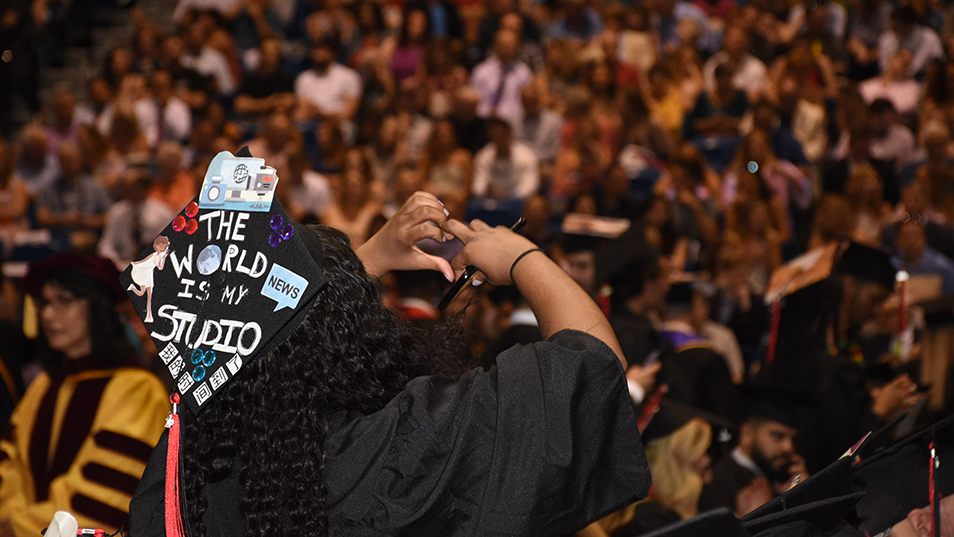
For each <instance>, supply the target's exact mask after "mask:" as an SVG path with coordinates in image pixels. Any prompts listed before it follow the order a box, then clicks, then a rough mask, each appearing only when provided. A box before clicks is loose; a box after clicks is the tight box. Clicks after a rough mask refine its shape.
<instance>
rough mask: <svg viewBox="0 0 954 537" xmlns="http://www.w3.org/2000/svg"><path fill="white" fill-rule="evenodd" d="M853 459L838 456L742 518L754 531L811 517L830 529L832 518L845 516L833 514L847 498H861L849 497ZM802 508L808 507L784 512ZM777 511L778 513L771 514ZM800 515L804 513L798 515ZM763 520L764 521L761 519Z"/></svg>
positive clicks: (817, 523)
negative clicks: (818, 470)
mask: <svg viewBox="0 0 954 537" xmlns="http://www.w3.org/2000/svg"><path fill="white" fill-rule="evenodd" d="M851 463H852V461H851V458H850V457H843V458H840V459H838V460H836V461H835V462H833V463H832V464H829V465H828V466H826V467H825V468H823V469H822V470H821V471H820V472H818V473H817V474H815V475H813V476H811V477H809V478H808V479H806V480H804V481H802V482H800V483H798V484H796V485H795V486H793V487H792V488H790V489H788V490H787V491H785V492H784V493H783V494H781V495H779V496H776V497H775V498H773V499H772V500H770V501H768V502H766V503H765V504H763V505H762V506H761V507H759V508H757V509H755V510H754V511H752V512H751V513H749V514H747V515H745V516H744V517H742V522H743V523H744V524H745V527H746V528H747V529H748V530H749V531H750V532H751V533H757V532H758V531H760V529H762V528H765V527H768V526H770V525H773V524H780V523H782V521H793V520H809V518H811V519H812V520H813V521H814V522H813V524H815V525H816V526H818V527H821V528H822V529H825V530H827V529H829V528H828V527H827V526H828V524H827V522H828V521H835V522H837V521H838V520H840V519H841V518H842V516H844V513H842V514H841V515H840V516H838V517H837V518H835V517H834V516H833V515H834V514H836V513H838V512H841V511H839V510H840V509H841V507H840V506H842V505H843V502H847V503H848V504H850V505H854V503H855V502H857V501H858V498H855V499H854V501H850V500H848V499H847V496H850V495H851V494H853V493H854V489H853V487H852V481H851ZM859 497H860V496H859ZM839 498H840V499H841V500H839V501H832V500H838V499H839ZM820 502H829V503H820ZM826 506H827V507H826ZM798 508H804V509H802V510H800V511H795V513H794V514H790V515H789V516H782V515H781V513H786V512H789V511H794V510H795V509H798ZM800 513H801V514H800ZM773 515H777V516H775V518H770V517H772V516H773ZM803 515H804V516H803ZM800 516H803V517H802V518H798V517H800ZM759 520H761V521H762V522H757V521H759ZM832 527H833V526H832ZM753 528H754V529H753Z"/></svg>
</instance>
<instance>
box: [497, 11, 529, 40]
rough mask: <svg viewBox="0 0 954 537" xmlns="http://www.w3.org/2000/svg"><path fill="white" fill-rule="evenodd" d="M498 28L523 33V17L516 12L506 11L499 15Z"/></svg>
mask: <svg viewBox="0 0 954 537" xmlns="http://www.w3.org/2000/svg"><path fill="white" fill-rule="evenodd" d="M500 29H501V30H507V31H510V32H513V33H515V34H517V35H518V36H520V35H523V18H522V17H520V14H519V13H517V12H510V13H507V14H506V15H504V16H503V17H500Z"/></svg>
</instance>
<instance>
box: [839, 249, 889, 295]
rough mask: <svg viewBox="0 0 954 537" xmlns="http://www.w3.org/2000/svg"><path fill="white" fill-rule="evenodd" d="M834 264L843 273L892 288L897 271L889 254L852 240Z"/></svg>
mask: <svg viewBox="0 0 954 537" xmlns="http://www.w3.org/2000/svg"><path fill="white" fill-rule="evenodd" d="M836 266H837V268H838V271H839V272H841V273H843V274H850V275H852V276H854V277H856V278H859V279H862V280H867V281H870V282H874V283H878V284H881V285H883V286H885V287H887V288H888V289H894V279H895V275H896V274H897V271H896V270H895V269H894V266H893V265H892V264H891V256H890V255H889V254H888V253H886V252H884V251H882V250H880V249H876V248H871V247H870V246H864V245H861V244H858V243H856V242H853V243H851V244H850V245H849V246H848V248H847V249H846V250H845V252H844V253H843V254H841V258H840V259H839V260H838V263H837V264H836Z"/></svg>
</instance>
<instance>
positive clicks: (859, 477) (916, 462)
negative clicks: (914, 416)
mask: <svg viewBox="0 0 954 537" xmlns="http://www.w3.org/2000/svg"><path fill="white" fill-rule="evenodd" d="M952 423H954V416H949V417H948V418H945V419H943V420H941V421H939V422H937V423H935V424H934V425H931V426H928V427H926V428H924V429H922V430H920V431H918V432H916V433H914V434H912V435H910V436H908V437H907V438H904V439H902V440H901V441H899V442H897V443H896V444H895V445H893V446H891V447H889V448H887V449H885V450H882V451H880V452H878V453H876V454H874V455H872V456H870V457H868V458H865V459H862V460H861V461H860V462H859V463H858V464H856V465H855V467H854V470H853V472H852V474H853V479H854V482H855V485H856V487H858V488H860V489H862V490H867V491H869V494H868V496H866V497H865V499H864V500H863V501H862V502H861V503H859V505H858V515H859V518H860V524H861V525H863V528H864V529H865V530H867V531H868V532H869V533H870V534H872V535H873V534H875V533H878V532H881V531H884V530H886V529H888V528H890V527H892V526H894V525H895V524H897V523H898V522H900V521H901V520H903V519H904V518H905V517H906V516H907V515H908V513H910V512H911V511H912V510H914V509H920V508H924V507H927V506H928V505H930V503H931V491H932V487H931V473H932V466H934V468H933V474H934V490H936V492H937V493H939V494H940V496H942V497H943V496H948V495H950V494H952V493H954V448H952V447H950V445H949V444H947V443H946V442H947V441H949V438H948V436H946V435H947V434H949V433H950V432H951V428H950V427H949V426H950V425H951V424H952ZM939 438H940V439H941V440H943V441H945V443H943V444H936V443H935V442H936V441H937V439H939ZM932 444H933V445H932ZM932 448H933V453H934V454H936V459H935V460H933V461H932V458H931V455H932ZM935 463H936V465H935ZM947 516H950V514H948V515H946V516H945V517H944V518H947Z"/></svg>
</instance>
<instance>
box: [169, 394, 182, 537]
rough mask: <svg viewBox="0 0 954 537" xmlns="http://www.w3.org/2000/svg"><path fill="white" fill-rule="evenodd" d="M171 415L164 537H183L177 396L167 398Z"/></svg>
mask: <svg viewBox="0 0 954 537" xmlns="http://www.w3.org/2000/svg"><path fill="white" fill-rule="evenodd" d="M169 400H170V401H172V413H170V414H169V417H168V418H167V419H166V428H167V429H169V448H168V449H167V450H166V537H185V529H184V528H183V526H182V507H181V504H180V503H179V394H177V393H174V394H172V395H170V396H169Z"/></svg>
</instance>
